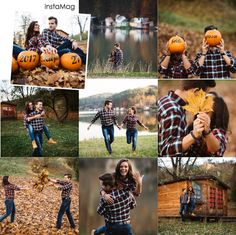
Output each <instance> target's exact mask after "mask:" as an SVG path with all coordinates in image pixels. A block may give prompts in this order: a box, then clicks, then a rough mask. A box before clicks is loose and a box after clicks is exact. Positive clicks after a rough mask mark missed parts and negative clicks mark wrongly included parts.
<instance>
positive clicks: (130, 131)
mask: <svg viewBox="0 0 236 235" xmlns="http://www.w3.org/2000/svg"><path fill="white" fill-rule="evenodd" d="M98 118H100V120H101V124H102V134H103V137H104V141H105V145H106V149H107V151H108V153H109V154H112V148H111V144H112V142H113V141H114V124H115V125H116V126H117V127H118V129H121V128H122V127H123V126H124V125H125V124H126V125H127V130H126V140H127V144H130V143H131V142H132V151H135V150H136V147H137V137H138V130H137V128H136V125H137V124H138V125H140V126H142V127H144V128H145V129H146V130H148V128H147V127H146V126H145V125H144V124H143V123H141V122H140V121H139V119H138V117H137V115H136V109H135V107H131V108H129V109H128V113H127V115H126V116H125V118H124V120H123V122H122V124H121V125H119V124H118V122H117V117H116V114H115V111H114V109H113V108H112V101H111V100H106V101H105V102H104V107H103V109H101V110H100V111H98V112H97V114H96V115H95V117H94V118H93V119H92V121H91V123H90V125H89V126H88V130H89V129H90V127H91V126H92V124H93V123H94V122H95V121H96V120H97V119H98Z"/></svg>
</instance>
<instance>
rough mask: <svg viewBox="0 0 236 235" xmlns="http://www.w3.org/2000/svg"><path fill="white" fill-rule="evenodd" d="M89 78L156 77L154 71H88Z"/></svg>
mask: <svg viewBox="0 0 236 235" xmlns="http://www.w3.org/2000/svg"><path fill="white" fill-rule="evenodd" d="M88 77H89V78H104V77H105V78H147V77H148V78H156V77H157V73H156V72H149V73H146V72H116V73H112V72H110V73H109V72H107V73H88Z"/></svg>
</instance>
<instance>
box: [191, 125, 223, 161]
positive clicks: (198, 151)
mask: <svg viewBox="0 0 236 235" xmlns="http://www.w3.org/2000/svg"><path fill="white" fill-rule="evenodd" d="M212 134H213V135H214V136H215V137H216V139H217V140H218V141H219V142H220V148H219V150H218V151H217V152H215V153H209V152H208V151H207V145H206V144H205V143H204V139H203V138H201V139H199V140H198V141H196V142H195V143H194V144H193V145H191V147H190V148H189V150H188V152H187V156H189V157H223V156H224V152H225V150H226V144H227V137H226V133H225V131H224V130H223V129H216V128H215V129H213V130H212Z"/></svg>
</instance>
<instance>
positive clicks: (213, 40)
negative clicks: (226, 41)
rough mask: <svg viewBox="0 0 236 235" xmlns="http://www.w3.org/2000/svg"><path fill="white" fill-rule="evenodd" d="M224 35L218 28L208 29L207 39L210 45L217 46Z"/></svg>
mask: <svg viewBox="0 0 236 235" xmlns="http://www.w3.org/2000/svg"><path fill="white" fill-rule="evenodd" d="M221 39H222V37H221V33H220V31H218V30H217V29H212V30H208V31H207V32H206V33H205V40H206V42H207V44H208V45H209V46H212V47H214V46H217V45H219V44H220V41H221Z"/></svg>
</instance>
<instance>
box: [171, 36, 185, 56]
mask: <svg viewBox="0 0 236 235" xmlns="http://www.w3.org/2000/svg"><path fill="white" fill-rule="evenodd" d="M168 49H169V51H170V53H171V54H173V53H179V54H181V53H183V51H184V50H185V41H184V39H183V38H181V37H179V36H178V35H176V36H174V37H171V38H170V40H169V41H168Z"/></svg>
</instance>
